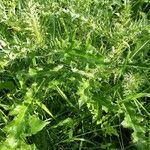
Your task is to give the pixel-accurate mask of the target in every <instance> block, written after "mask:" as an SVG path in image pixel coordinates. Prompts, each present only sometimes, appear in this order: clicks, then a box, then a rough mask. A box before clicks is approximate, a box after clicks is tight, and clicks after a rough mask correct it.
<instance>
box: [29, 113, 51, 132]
mask: <svg viewBox="0 0 150 150" xmlns="http://www.w3.org/2000/svg"><path fill="white" fill-rule="evenodd" d="M28 121H29V126H30V133H31V134H36V133H37V132H39V131H41V130H42V129H43V128H44V127H45V126H46V125H48V124H49V122H48V121H43V120H40V119H39V117H38V116H37V115H32V116H30V117H29V120H28Z"/></svg>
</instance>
